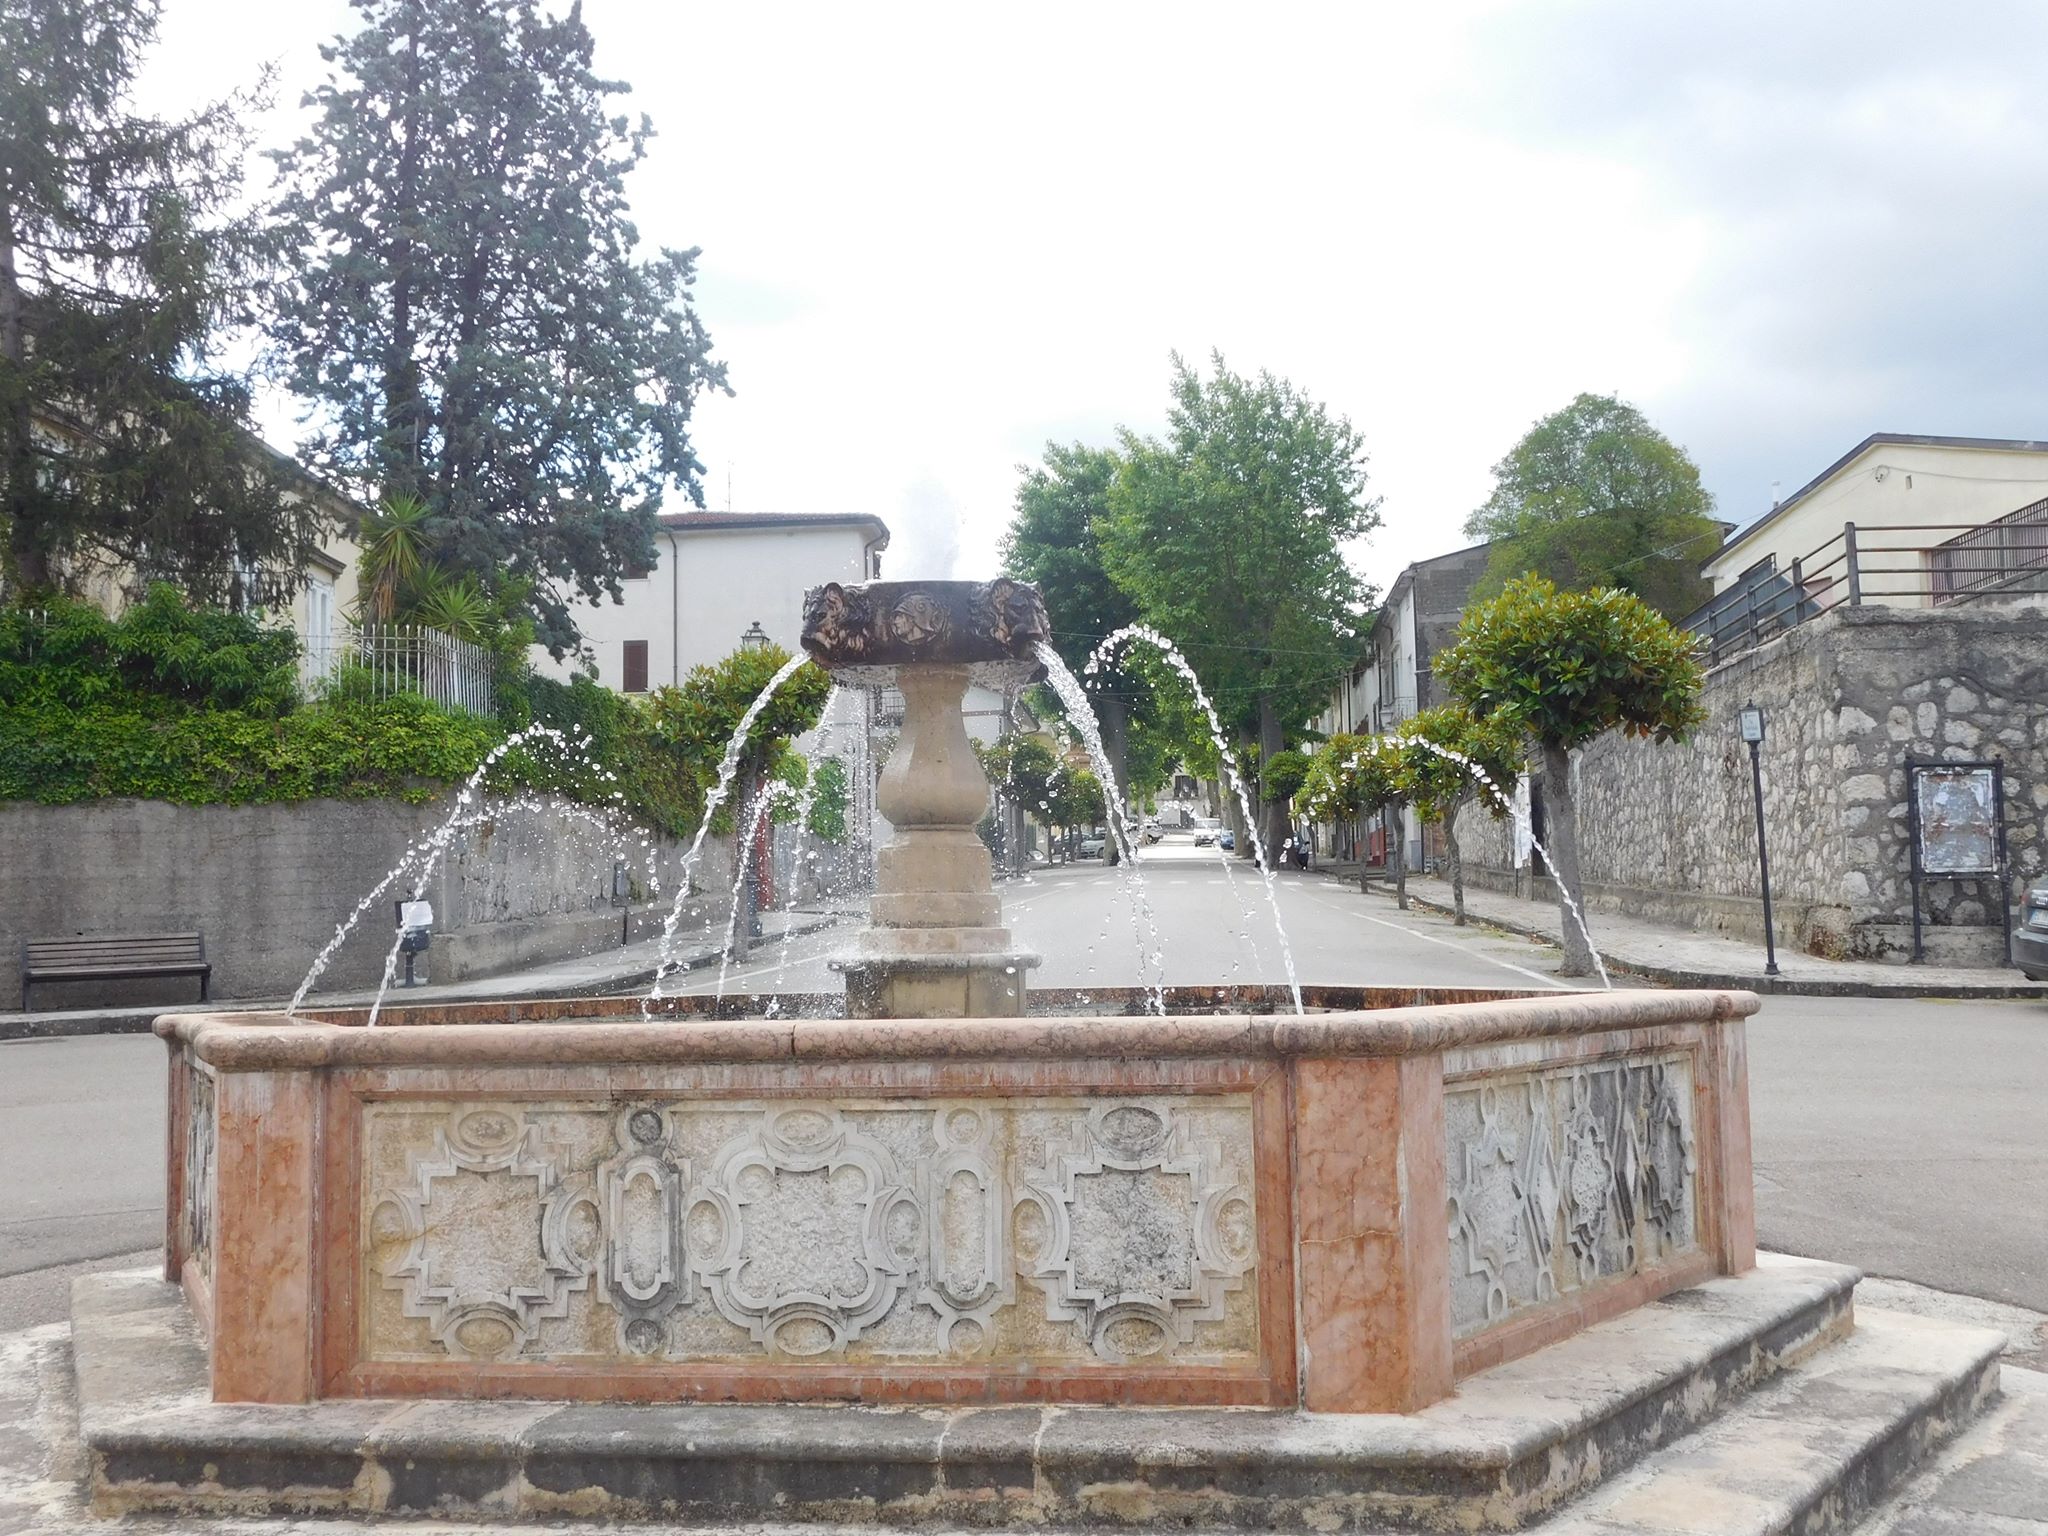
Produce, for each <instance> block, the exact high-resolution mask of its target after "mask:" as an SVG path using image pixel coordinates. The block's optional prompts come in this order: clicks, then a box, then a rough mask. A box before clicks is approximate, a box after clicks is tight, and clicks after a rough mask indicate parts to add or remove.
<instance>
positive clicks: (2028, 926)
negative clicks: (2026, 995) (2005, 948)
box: [2012, 885, 2048, 981]
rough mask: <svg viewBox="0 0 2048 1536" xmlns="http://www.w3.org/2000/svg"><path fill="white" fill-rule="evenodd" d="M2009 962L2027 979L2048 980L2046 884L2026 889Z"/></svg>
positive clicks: (2047, 895) (2013, 933) (2047, 904)
mask: <svg viewBox="0 0 2048 1536" xmlns="http://www.w3.org/2000/svg"><path fill="white" fill-rule="evenodd" d="M2012 963H2013V964H2014V965H2016V966H2018V967H2019V968H2020V974H2021V975H2022V976H2025V977H2026V978H2027V980H2029V981H2048V885H2037V886H2035V887H2034V888H2033V889H2032V890H2030V891H2028V892H2027V907H2026V910H2025V911H2024V912H2022V913H2021V914H2020V925H2019V927H2017V928H2015V929H2013V931H2012Z"/></svg>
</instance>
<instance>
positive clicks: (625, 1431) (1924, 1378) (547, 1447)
mask: <svg viewBox="0 0 2048 1536" xmlns="http://www.w3.org/2000/svg"><path fill="white" fill-rule="evenodd" d="M1855 1279H1856V1276H1855V1273H1854V1272H1853V1271H1850V1270H1846V1269H1842V1268H1840V1267H1839V1266H1835V1265H1826V1264H1813V1263H1805V1262H1799V1261H1789V1260H1767V1261H1766V1262H1765V1264H1764V1265H1762V1266H1761V1267H1759V1268H1758V1269H1756V1270H1754V1271H1752V1272H1751V1273H1749V1274H1746V1275H1743V1276H1740V1277H1736V1278H1732V1279H1719V1280H1711V1281H1708V1282H1707V1283H1705V1284H1703V1285H1700V1286H1698V1287H1695V1288H1694V1289H1692V1290H1688V1291H1681V1292H1678V1293H1676V1294H1674V1295H1672V1296H1670V1297H1667V1298H1666V1299H1664V1300H1663V1301H1660V1302H1655V1303H1652V1304H1650V1305H1648V1306H1645V1307H1642V1308H1640V1309H1638V1310H1636V1311H1633V1312H1631V1313H1629V1314H1627V1315H1626V1316H1624V1317H1621V1318H1617V1319H1615V1320H1614V1321H1612V1322H1608V1323H1604V1324H1600V1325H1598V1326H1596V1327H1593V1328H1591V1329H1588V1330H1587V1331H1585V1332H1583V1333H1580V1334H1578V1335H1575V1336H1574V1337H1572V1338H1569V1339H1566V1340H1564V1341H1562V1342H1560V1343H1557V1344H1554V1345H1551V1346H1550V1347H1548V1348H1546V1349H1543V1350H1540V1351H1538V1352H1536V1353H1534V1354H1532V1355H1528V1356H1526V1357H1524V1358H1522V1359H1520V1360H1518V1361H1514V1362H1512V1363H1510V1364H1507V1365H1504V1366H1499V1367H1496V1368H1494V1369H1493V1370H1490V1371H1484V1372H1481V1373H1479V1374H1477V1375H1475V1376H1472V1377H1470V1378H1468V1379H1466V1380H1465V1381H1464V1382H1462V1383H1461V1384H1460V1386H1459V1389H1458V1392H1457V1394H1456V1395H1455V1396H1454V1397H1452V1398H1450V1399H1448V1400H1446V1401H1444V1402H1441V1403H1438V1404H1436V1405H1434V1406H1433V1407H1431V1408H1428V1409H1425V1410H1423V1411H1422V1412H1419V1413H1414V1414H1407V1415H1391V1414H1303V1413H1297V1412H1292V1411H1275V1410H1250V1409H1236V1410H1193V1409H1172V1408H1166V1409H1132V1408H1115V1407H1105V1408H1036V1407H996V1408H983V1407H972V1408H953V1409H883V1408H868V1407H857V1406H830V1407H827V1406H820V1407H789V1406H778V1407H757V1406H742V1405H725V1404H679V1405H639V1406H617V1405H607V1404H590V1403H580V1404H563V1403H551V1402H484V1403H478V1402H433V1401H427V1402H423V1401H371V1400H335V1401H324V1402H319V1403H314V1404H311V1405H307V1406H303V1407H274V1406H256V1405H239V1404H228V1403H222V1404H216V1403H213V1402H211V1401H209V1400H208V1392H207V1378H206V1370H207V1366H206V1355H205V1351H204V1347H203V1344H202V1342H201V1340H200V1338H199V1337H198V1333H197V1329H196V1327H195V1325H194V1323H193V1320H192V1317H191V1314H190V1312H189V1311H188V1309H187V1308H186V1305H185V1303H184V1300H183V1298H182V1296H181V1295H180V1293H179V1292H178V1291H177V1290H176V1289H175V1288H174V1287H172V1286H168V1285H165V1284H163V1283H162V1282H160V1281H158V1280H156V1279H155V1278H154V1277H153V1276H151V1275H148V1274H144V1273H136V1274H125V1275H96V1276H91V1277H88V1278H86V1279H83V1280H80V1281H78V1282H77V1283H76V1285H75V1287H74V1290H73V1338H74V1350H75V1359H76V1365H77V1372H78V1384H79V1395H80V1405H81V1429H82V1433H83V1438H84V1441H85V1444H86V1446H87V1448H88V1450H89V1451H90V1462H91V1474H90V1475H91V1479H92V1495H93V1500H94V1503H95V1505H96V1507H97V1508H99V1509H100V1510H101V1511H103V1512H106V1513H120V1512H126V1511H131V1510H151V1511H177V1512H184V1513H188V1514H211V1515H218V1514H227V1513H245V1514H286V1513H312V1514H319V1513H327V1514H335V1515H342V1514H350V1515H361V1514H422V1515H435V1516H439V1517H442V1518H463V1519H470V1518H488V1519H491V1520H494V1521H496V1520H505V1519H508V1518H510V1519H531V1520H543V1519H550V1520H553V1519H560V1518H562V1517H565V1516H582V1517H597V1518H606V1519H641V1520H662V1521H666V1522H671V1523H675V1522H681V1523H690V1524H706V1525H708V1524H719V1523H725V1522H733V1521H758V1520H760V1519H762V1518H764V1517H773V1518H775V1519H779V1520H790V1519H794V1520H816V1521H824V1520H831V1521H838V1522H848V1521H858V1522H861V1523H876V1522H879V1523H886V1524H894V1525H937V1524H953V1523H971V1524H974V1525H982V1526H986V1525H990V1524H995V1523H1018V1524H1030V1525H1034V1526H1043V1525H1052V1526H1083V1525H1085V1526H1092V1527H1101V1526H1122V1527H1129V1528H1159V1529H1164V1528H1169V1527H1170V1528H1173V1529H1182V1528H1185V1527H1187V1526H1197V1525H1199V1526H1224V1527H1234V1528H1254V1529H1275V1528H1286V1529H1313V1530H1318V1531H1325V1530H1335V1529H1350V1530H1358V1531H1392V1530H1414V1529H1426V1530H1434V1529H1444V1530H1475V1529H1494V1530H1507V1529H1516V1528H1527V1529H1534V1530H1539V1531H1544V1532H1553V1533H1556V1536H1566V1533H1572V1536H1578V1533H1586V1536H1592V1533H1606V1536H1618V1533H1625V1532H1631V1531H1642V1532H1650V1531H1658V1532H1662V1531H1667V1530H1669V1529H1673V1528H1674V1527H1673V1526H1672V1525H1671V1524H1670V1523H1669V1522H1670V1519H1671V1518H1675V1517H1676V1512H1678V1511H1685V1512H1686V1519H1685V1520H1684V1521H1681V1524H1683V1526H1684V1528H1686V1529H1709V1528H1711V1529H1733V1528H1735V1526H1736V1525H1740V1527H1741V1529H1743V1530H1753V1531H1759V1532H1766V1531H1768V1532H1777V1531H1798V1532H1808V1531H1816V1530H1822V1529H1830V1528H1836V1527H1837V1526H1839V1525H1845V1524H1847V1523H1848V1522H1849V1521H1851V1520H1853V1519H1854V1518H1855V1517H1856V1515H1857V1514H1858V1513H1859V1512H1860V1511H1861V1510H1863V1509H1865V1508H1867V1507H1868V1506H1869V1504H1870V1503H1871V1502H1872V1501H1874V1500H1876V1499H1878V1498H1881V1497H1882V1496H1883V1495H1884V1493H1885V1492H1886V1490H1888V1489H1889V1488H1890V1487H1891V1486H1892V1485H1893V1484H1894V1483H1895V1482H1896V1481H1897V1479H1899V1478H1900V1477H1902V1476H1903V1475H1904V1474H1905V1473H1906V1472H1907V1471H1908V1470H1909V1469H1910V1467H1911V1466H1912V1464H1913V1462H1914V1461H1915V1460H1916V1459H1917V1458H1918V1457H1919V1456H1920V1455H1922V1454H1924V1452H1925V1451H1926V1450H1928V1449H1929V1448H1930V1447H1931V1446H1932V1445H1934V1444H1936V1443H1938V1442H1939V1441H1940V1440H1942V1439H1944V1438H1946V1436H1947V1435H1949V1434H1950V1433H1953V1432H1954V1430H1955V1429H1957V1428H1959V1427H1960V1426H1961V1424H1962V1423H1963V1422H1964V1421H1966V1420H1967V1419H1968V1418H1969V1417H1970V1416H1971V1415H1972V1414H1973V1413H1974V1412H1975V1411H1976V1409H1977V1408H1978V1407H1979V1406H1980V1405H1981V1404H1982V1403H1983V1402H1984V1401H1985V1400H1986V1398H1987V1397H1988V1396H1989V1395H1990V1394H1991V1393H1992V1392H1993V1391H1994V1389H1995V1385H1996V1379H1997V1363H1996V1357H1997V1351H1998V1348H1999V1345H2000V1343H2001V1342H2002V1340H2001V1338H2000V1336H1999V1335H1997V1334H1993V1333H1988V1332H1985V1331H1982V1330H1976V1329H1965V1328H1957V1327H1953V1326H1949V1325H1942V1324H1932V1323H1927V1322H1924V1321H1922V1320H1919V1319H1913V1318H1902V1317H1894V1316H1890V1315H1887V1314H1870V1315H1867V1316H1866V1317H1865V1318H1864V1319H1863V1320H1862V1321H1861V1323H1860V1325H1858V1324H1856V1323H1855V1322H1854V1320H1853V1316H1852V1305H1851V1297H1852V1291H1853V1287H1854V1283H1855ZM1703 1426H1704V1427H1703ZM1603 1480H1605V1481H1603ZM1581 1496H1583V1497H1581ZM1575 1498H1576V1499H1577V1500H1578V1501H1577V1502H1576V1503H1573V1504H1571V1505H1570V1507H1567V1508H1560V1507H1559V1506H1561V1505H1564V1504H1565V1502H1566V1501H1567V1500H1572V1499H1575ZM1717 1501H1718V1502H1717ZM1722 1508H1725V1510H1726V1511H1727V1512H1728V1514H1729V1523H1727V1524H1714V1523H1713V1522H1712V1520H1711V1519H1709V1520H1708V1524H1706V1525H1701V1524H1700V1523H1699V1522H1700V1520H1701V1519H1703V1518H1708V1517H1709V1516H1710V1514H1711V1512H1712V1511H1713V1510H1715V1509H1722ZM1738 1512H1739V1518H1738Z"/></svg>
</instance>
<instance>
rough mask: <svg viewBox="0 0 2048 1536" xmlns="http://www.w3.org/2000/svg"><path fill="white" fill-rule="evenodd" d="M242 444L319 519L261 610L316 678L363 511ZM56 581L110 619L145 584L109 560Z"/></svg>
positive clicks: (283, 461) (47, 422) (335, 625)
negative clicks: (282, 473) (274, 599)
mask: <svg viewBox="0 0 2048 1536" xmlns="http://www.w3.org/2000/svg"><path fill="white" fill-rule="evenodd" d="M34 430H35V431H36V432H38V433H41V434H44V435H46V436H49V437H54V438H61V437H75V436H76V431H75V429H74V428H72V427H71V426H70V425H69V424H68V423H65V422H61V421H58V420H55V419H53V418H51V417H47V416H38V417H37V419H36V421H35V423H34ZM248 442H249V444H250V448H251V451H252V452H253V453H256V454H261V455H264V456H266V457H268V458H270V459H271V460H273V461H275V462H276V463H277V464H279V465H281V466H283V467H284V468H285V469H286V470H287V471H288V473H289V476H290V479H291V482H292V484H291V489H290V490H289V491H287V492H286V495H287V496H288V497H289V498H291V499H293V500H295V501H297V502H300V503H302V504H303V503H306V502H311V503H312V504H313V506H314V507H315V509H316V510H317V511H318V512H319V514H320V542H319V545H318V546H317V547H316V548H315V549H314V550H313V552H312V554H311V556H310V557H309V558H308V560H307V562H306V564H305V567H304V568H303V569H302V570H300V571H299V572H298V573H297V578H298V579H297V580H296V582H295V583H293V586H292V594H291V597H290V600H289V601H288V602H286V603H283V604H280V605H277V606H276V607H274V608H271V609H266V610H264V612H266V614H267V615H268V616H269V617H271V618H274V619H279V620H283V621H285V622H287V623H289V624H290V625H291V628H292V632H293V633H294V634H296V635H297V636H298V637H299V644H300V648H301V651H302V653H303V656H304V663H303V670H304V672H305V674H306V676H307V677H308V679H309V680H310V679H316V678H318V677H322V676H324V675H325V674H326V672H327V670H328V668H329V667H330V666H331V665H332V660H333V657H334V656H335V654H336V651H337V642H338V639H339V637H340V635H341V634H342V632H343V630H344V628H345V626H346V619H345V615H346V614H347V613H349V612H350V611H352V610H353V608H354V606H355V601H356V589H357V580H356V576H357V560H358V558H359V557H360V555H361V553H362V550H361V546H360V545H358V544H357V543H356V535H357V533H358V532H359V531H360V529H361V526H362V516H363V509H362V508H361V507H360V506H359V505H357V503H355V502H354V501H352V500H350V499H349V498H348V497H346V496H344V495H342V494H341V493H340V492H339V491H337V490H335V489H334V488H333V487H332V486H330V485H328V484H326V482H324V481H322V480H319V479H317V478H315V477H314V476H313V475H312V474H310V473H308V472H307V471H306V469H305V468H304V467H303V466H301V465H300V464H299V463H298V461H297V460H295V459H293V458H292V457H291V456H290V455H288V454H284V453H280V452H279V451H278V450H277V449H275V448H273V447H271V446H270V445H269V444H268V443H266V442H263V441H262V440H261V439H260V438H255V437H251V438H249V439H248ZM264 574H265V576H270V575H274V574H280V573H272V572H265V573H264ZM254 576H255V573H254V572H253V571H252V572H249V573H248V576H247V578H245V580H244V586H245V589H246V590H249V591H252V592H253V591H255V590H256V589H257V588H258V587H259V586H260V585H268V584H269V583H267V582H265V583H259V582H257V581H256V580H255V579H254ZM63 579H64V580H65V581H66V582H67V583H68V584H69V585H70V586H71V587H72V588H74V589H75V590H76V591H77V593H78V595H79V596H80V597H82V598H84V599H85V600H86V601H88V602H91V603H95V604H97V605H98V606H99V608H100V610H101V611H102V612H104V613H107V614H109V615H118V614H120V613H121V612H122V611H123V610H125V609H126V608H127V607H128V606H129V605H130V604H132V603H135V602H138V601H140V600H141V598H142V595H143V592H144V590H145V587H146V583H145V582H144V581H143V579H142V578H141V577H140V576H139V575H138V574H137V572H136V571H135V570H134V568H133V567H131V566H129V565H126V564H124V563H121V562H118V561H114V560H110V559H100V560H93V559H90V558H82V559H81V560H80V561H79V562H78V563H76V564H75V565H74V566H73V567H72V568H71V569H69V570H68V571H67V572H66V573H65V575H64V578H63Z"/></svg>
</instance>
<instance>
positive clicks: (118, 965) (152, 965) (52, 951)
mask: <svg viewBox="0 0 2048 1536" xmlns="http://www.w3.org/2000/svg"><path fill="white" fill-rule="evenodd" d="M21 951H22V953H21V1006H22V1007H23V1008H24V1009H26V1008H27V1007H28V989H29V988H30V987H31V986H32V985H34V984H35V983H36V982H39V981H121V980H128V979H133V978H140V977H145V976H197V977H198V978H199V1001H201V1002H202V1003H203V1002H205V1001H206V987H207V982H208V980H209V978H211V977H212V975H213V967H212V966H211V965H209V964H207V961H206V941H205V940H204V939H203V938H201V937H200V936H199V935H198V934H196V933H107V934H71V935H68V936H66V937H64V938H59V939H30V940H29V941H28V942H27V943H25V944H23V945H22V947H21Z"/></svg>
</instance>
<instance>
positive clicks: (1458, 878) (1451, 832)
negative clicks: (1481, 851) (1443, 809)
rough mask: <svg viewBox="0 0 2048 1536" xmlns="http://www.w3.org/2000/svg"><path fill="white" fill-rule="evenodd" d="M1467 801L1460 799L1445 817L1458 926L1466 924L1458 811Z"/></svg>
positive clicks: (1454, 919)
mask: <svg viewBox="0 0 2048 1536" xmlns="http://www.w3.org/2000/svg"><path fill="white" fill-rule="evenodd" d="M1465 803H1466V802H1465V801H1463V800H1460V801H1459V802H1458V803H1457V804H1456V805H1453V806H1452V807H1451V814H1450V815H1448V816H1446V817H1445V818H1444V854H1445V856H1446V857H1447V858H1449V860H1450V862H1451V924H1452V926H1453V927H1457V928H1462V927H1464V926H1465V860H1464V858H1463V856H1462V855H1460V854H1459V852H1458V812H1459V810H1460V809H1461V808H1462V807H1463V806H1464V805H1465Z"/></svg>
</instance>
